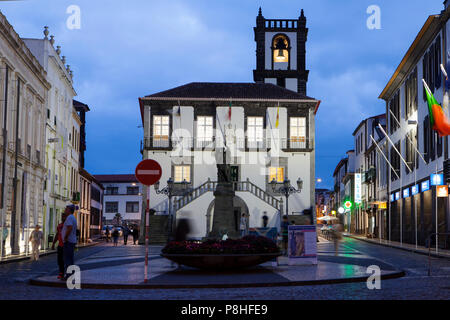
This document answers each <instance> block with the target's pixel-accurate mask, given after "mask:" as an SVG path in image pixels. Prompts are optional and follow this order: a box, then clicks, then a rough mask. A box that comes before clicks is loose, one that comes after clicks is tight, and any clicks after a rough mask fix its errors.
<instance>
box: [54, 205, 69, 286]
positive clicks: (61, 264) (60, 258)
mask: <svg viewBox="0 0 450 320" xmlns="http://www.w3.org/2000/svg"><path fill="white" fill-rule="evenodd" d="M66 218H67V214H66V213H65V212H64V213H63V214H62V217H61V220H62V221H61V223H60V224H58V226H57V227H56V230H57V231H56V236H55V238H54V239H53V243H52V250H55V243H56V241H58V250H57V261H58V269H59V274H58V279H62V278H64V253H63V248H64V241H63V237H62V228H63V227H64V221H66Z"/></svg>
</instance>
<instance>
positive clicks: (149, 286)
mask: <svg viewBox="0 0 450 320" xmlns="http://www.w3.org/2000/svg"><path fill="white" fill-rule="evenodd" d="M405 275H406V273H405V272H404V271H400V270H399V271H393V272H391V273H388V274H384V275H382V276H381V280H389V279H397V278H401V277H404V276H405ZM369 277H370V276H364V277H355V278H347V279H343V278H338V279H324V280H305V281H286V282H267V283H238V284H232V283H225V284H186V285H183V284H113V283H112V284H94V283H85V284H81V289H230V288H263V287H298V286H311V285H328V284H341V283H356V282H366V281H367V279H368V278H369ZM29 284H30V285H33V286H43V287H53V288H67V285H66V282H63V281H61V282H52V281H43V280H39V279H31V280H30V281H29Z"/></svg>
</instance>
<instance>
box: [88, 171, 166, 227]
mask: <svg viewBox="0 0 450 320" xmlns="http://www.w3.org/2000/svg"><path fill="white" fill-rule="evenodd" d="M95 178H96V179H97V180H98V181H99V182H101V183H102V185H103V187H104V188H105V190H104V194H103V222H104V224H106V225H109V224H112V223H113V219H114V217H115V216H116V214H117V213H120V216H121V218H122V222H127V223H129V224H132V223H133V224H134V223H136V224H139V221H140V220H141V212H142V185H141V184H140V183H138V182H137V181H136V180H135V179H133V180H130V181H128V182H124V181H121V182H113V181H105V180H104V179H103V178H102V175H97V176H95ZM156 213H157V214H158V212H156Z"/></svg>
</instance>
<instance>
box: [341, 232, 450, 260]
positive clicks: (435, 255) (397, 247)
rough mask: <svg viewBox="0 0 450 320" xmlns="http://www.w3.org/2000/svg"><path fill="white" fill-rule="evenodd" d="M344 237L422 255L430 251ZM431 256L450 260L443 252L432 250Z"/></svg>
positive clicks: (426, 254) (350, 236)
mask: <svg viewBox="0 0 450 320" xmlns="http://www.w3.org/2000/svg"><path fill="white" fill-rule="evenodd" d="M344 237H348V238H352V239H355V240H359V241H363V242H366V243H371V244H375V245H379V246H384V247H389V248H394V249H399V250H403V251H408V252H413V253H418V254H421V255H424V256H428V252H423V251H419V250H416V249H410V248H406V247H399V246H396V245H393V244H386V243H379V242H376V241H372V240H368V239H362V238H358V237H355V236H352V235H344ZM431 256H432V257H434V258H441V259H449V260H450V257H449V256H445V255H442V254H439V253H437V254H436V253H433V252H431Z"/></svg>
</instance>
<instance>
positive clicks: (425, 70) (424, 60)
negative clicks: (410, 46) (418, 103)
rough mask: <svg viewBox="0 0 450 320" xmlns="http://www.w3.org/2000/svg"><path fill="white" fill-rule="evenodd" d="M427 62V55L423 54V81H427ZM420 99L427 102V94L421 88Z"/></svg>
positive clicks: (423, 88)
mask: <svg viewBox="0 0 450 320" xmlns="http://www.w3.org/2000/svg"><path fill="white" fill-rule="evenodd" d="M427 62H428V53H425V55H424V56H423V60H422V78H423V79H425V81H428V78H427V74H428V66H427ZM422 91H423V94H422V98H423V101H427V93H426V91H425V87H424V86H422Z"/></svg>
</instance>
